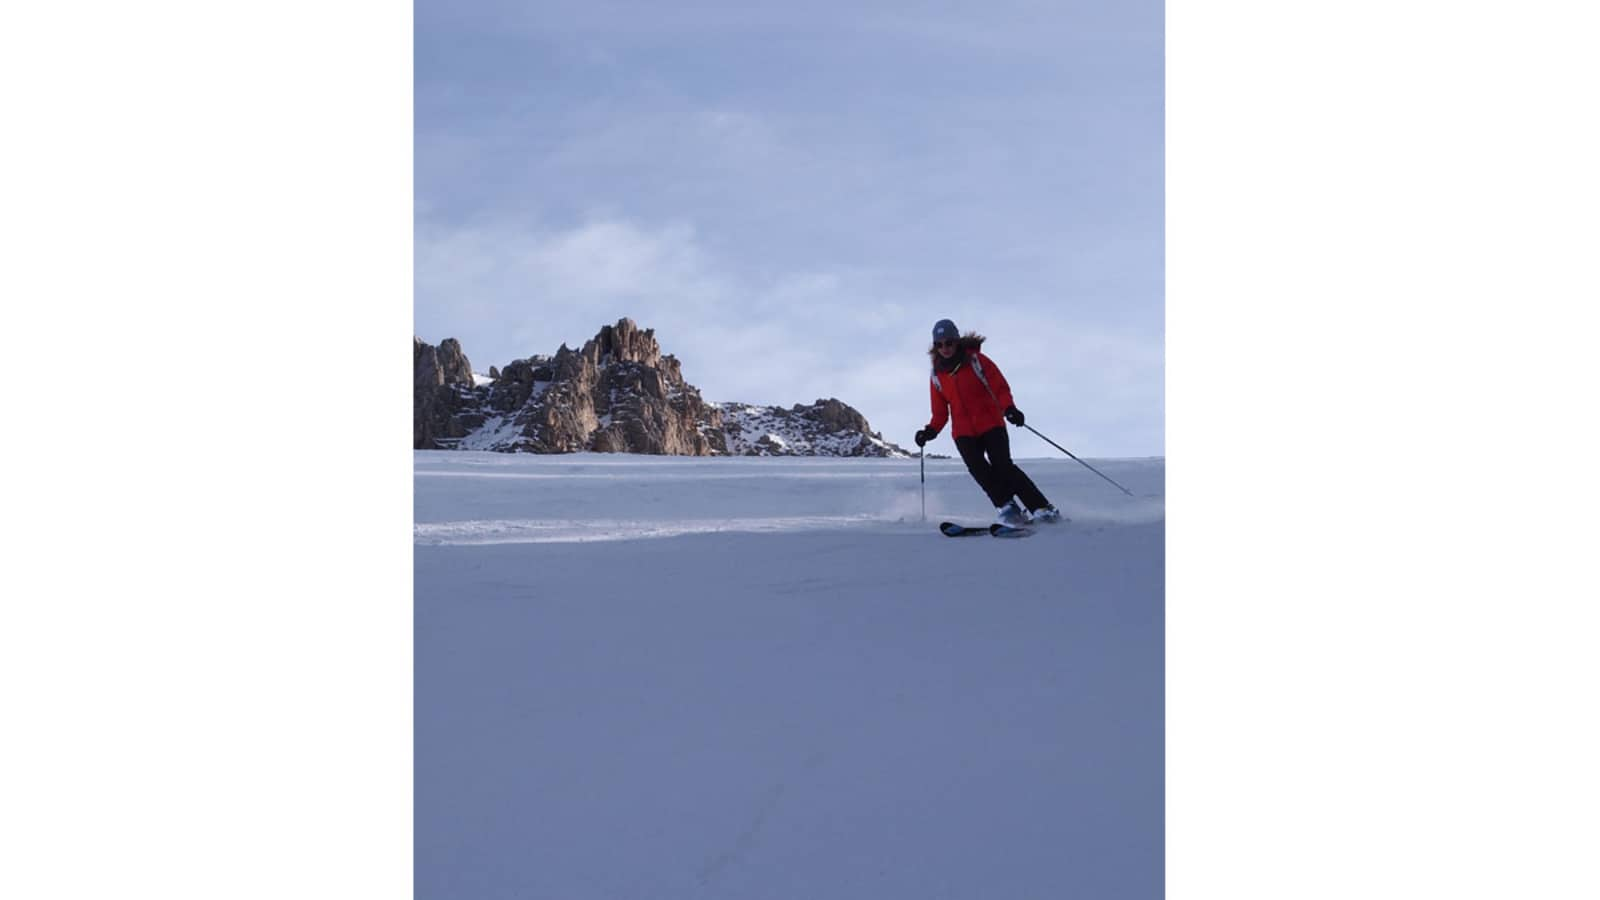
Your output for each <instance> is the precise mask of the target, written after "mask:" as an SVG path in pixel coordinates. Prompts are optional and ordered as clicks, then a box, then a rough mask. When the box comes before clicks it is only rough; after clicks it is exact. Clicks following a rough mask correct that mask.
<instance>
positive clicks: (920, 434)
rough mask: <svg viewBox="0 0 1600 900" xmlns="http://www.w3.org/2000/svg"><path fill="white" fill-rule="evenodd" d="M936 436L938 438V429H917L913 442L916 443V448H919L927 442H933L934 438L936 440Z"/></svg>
mask: <svg viewBox="0 0 1600 900" xmlns="http://www.w3.org/2000/svg"><path fill="white" fill-rule="evenodd" d="M938 436H939V429H937V428H922V429H919V430H918V431H917V436H916V438H915V440H916V442H917V446H918V447H921V446H922V445H923V444H926V443H927V442H929V441H931V440H933V439H934V438H936V437H938Z"/></svg>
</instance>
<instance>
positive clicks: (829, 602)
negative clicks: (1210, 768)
mask: <svg viewBox="0 0 1600 900" xmlns="http://www.w3.org/2000/svg"><path fill="white" fill-rule="evenodd" d="M1091 462H1093V463H1094V464H1095V465H1096V467H1098V468H1100V469H1101V470H1102V471H1104V472H1106V474H1108V475H1110V476H1111V477H1112V478H1115V479H1116V480H1118V481H1120V482H1122V483H1123V484H1125V485H1127V486H1128V487H1129V488H1130V489H1131V490H1133V491H1134V493H1135V494H1137V495H1139V496H1138V498H1137V499H1134V498H1129V497H1126V496H1124V495H1122V494H1120V493H1118V492H1117V491H1116V490H1115V489H1113V488H1112V487H1110V486H1109V485H1107V484H1106V483H1105V482H1103V481H1100V480H1099V479H1098V478H1097V477H1096V476H1095V475H1094V474H1093V473H1091V472H1089V471H1088V470H1086V469H1084V468H1082V467H1081V466H1078V465H1077V464H1076V463H1074V462H1072V461H1071V460H1066V459H1061V460H1029V461H1024V462H1023V465H1024V467H1025V468H1027V470H1028V471H1029V473H1030V474H1031V475H1032V476H1033V477H1034V480H1035V481H1036V482H1038V484H1039V485H1040V486H1041V488H1043V489H1044V491H1045V492H1046V493H1047V494H1048V495H1049V496H1050V498H1051V499H1052V500H1053V501H1055V503H1056V504H1057V505H1058V506H1059V507H1061V509H1063V510H1064V511H1066V512H1067V514H1068V515H1070V516H1071V517H1072V518H1073V521H1072V522H1071V523H1069V524H1066V525H1061V526H1041V528H1040V529H1039V531H1038V532H1037V533H1036V534H1035V535H1034V536H1033V537H1030V538H1027V539H1025V540H1020V541H1003V540H995V539H993V538H989V537H987V536H984V537H976V538H958V539H951V538H945V537H942V536H940V535H939V534H938V533H937V532H936V531H935V529H934V523H936V522H937V521H938V520H939V519H941V518H953V519H957V520H961V521H969V522H980V521H986V520H987V519H988V518H989V517H990V516H991V515H992V513H993V511H992V510H991V509H990V508H989V504H988V502H987V500H986V499H985V498H984V497H983V495H982V494H981V493H980V492H979V491H978V489H977V488H976V486H974V485H973V484H972V481H971V479H970V478H969V477H968V475H967V473H966V472H965V470H964V469H963V467H962V465H961V463H960V462H959V461H954V460H929V461H928V463H927V481H926V491H927V494H926V505H927V519H928V521H927V522H926V523H925V522H923V521H921V511H922V502H923V498H922V495H921V490H922V484H921V483H920V482H919V470H918V463H917V461H916V460H911V461H904V460H883V459H836V458H784V459H767V458H755V457H744V458H740V457H731V458H712V459H706V458H692V457H645V456H632V455H620V454H575V455H564V456H535V455H508V454H496V453H475V452H460V451H453V452H450V451H445V452H429V451H421V452H417V453H416V455H415V504H416V506H415V512H416V516H415V518H416V524H415V529H414V540H415V573H414V574H415V615H416V620H415V621H416V632H415V638H416V643H415V660H416V663H415V665H416V670H415V671H416V682H415V686H416V693H415V736H416V741H415V771H416V794H415V834H416V896H417V897H418V898H421V900H433V898H447V897H478V898H491V897H606V898H649V900H671V898H689V897H696V898H699V897H716V898H747V897H782V898H789V897H827V898H830V900H855V898H860V900H868V898H870V900H899V898H904V900H926V898H931V897H953V898H980V897H981V898H1001V897H1004V898H1012V897H1093V898H1096V900H1118V898H1143V900H1155V898H1159V897H1160V896H1161V895H1162V882H1163V849H1164V847H1163V718H1162V714H1163V706H1162V697H1163V643H1162V641H1163V594H1162V591H1163V584H1164V565H1163V528H1164V522H1163V519H1164V512H1163V500H1162V495H1163V493H1164V487H1163V483H1164V465H1163V463H1162V461H1161V460H1123V461H1118V460H1104V461H1102V460H1092V461H1091Z"/></svg>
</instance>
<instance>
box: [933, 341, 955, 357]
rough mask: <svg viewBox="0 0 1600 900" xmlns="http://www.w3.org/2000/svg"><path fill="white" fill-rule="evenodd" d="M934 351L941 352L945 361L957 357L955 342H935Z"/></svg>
mask: <svg viewBox="0 0 1600 900" xmlns="http://www.w3.org/2000/svg"><path fill="white" fill-rule="evenodd" d="M933 349H935V350H937V351H939V355H940V356H942V357H944V358H945V359H949V358H950V357H951V356H954V355H955V352H956V342H955V341H934V342H933Z"/></svg>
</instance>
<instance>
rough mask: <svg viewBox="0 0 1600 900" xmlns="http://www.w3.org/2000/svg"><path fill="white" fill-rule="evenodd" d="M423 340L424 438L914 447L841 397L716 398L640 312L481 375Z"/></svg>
mask: <svg viewBox="0 0 1600 900" xmlns="http://www.w3.org/2000/svg"><path fill="white" fill-rule="evenodd" d="M413 340H414V342H415V358H416V379H415V390H414V395H413V396H414V399H415V428H414V432H415V434H414V446H415V447H416V448H417V449H424V450H427V449H462V450H498V451H503V452H522V453H571V452H575V451H583V450H588V451H595V452H610V453H656V454H673V455H686V456H711V455H725V454H735V455H782V456H909V455H910V454H908V453H906V451H904V450H902V449H900V448H898V447H895V446H894V445H892V444H889V443H887V442H885V441H883V440H882V438H881V436H879V435H878V434H876V433H874V432H872V431H871V430H870V426H868V424H867V420H866V417H864V416H862V415H861V413H859V412H857V411H856V410H855V409H853V408H852V407H850V406H849V405H848V404H845V403H843V402H841V401H839V400H837V399H832V398H830V399H826V400H818V401H816V402H815V403H813V404H811V405H809V406H802V405H798V404H797V405H796V406H794V407H793V409H787V410H786V409H782V408H779V407H758V406H751V405H748V404H715V403H707V402H706V401H705V400H703V399H702V398H701V396H700V390H699V389H698V388H696V387H695V386H694V385H691V384H689V383H687V382H686V381H684V379H683V370H682V366H681V364H680V363H679V361H678V360H677V358H676V357H673V356H670V355H663V354H662V353H661V347H660V345H659V344H658V343H657V341H656V337H655V331H654V330H653V329H641V328H640V327H639V326H638V324H637V323H636V322H634V321H633V320H632V319H629V318H623V319H620V320H618V321H617V323H616V324H615V325H606V326H603V327H602V328H601V329H600V331H599V332H598V333H597V334H596V335H595V336H594V337H593V338H592V339H590V340H589V341H587V342H585V343H584V345H583V349H582V350H572V349H571V348H569V347H568V346H567V345H565V344H562V345H561V347H560V348H559V349H557V350H556V352H555V354H554V355H553V356H532V357H528V358H526V359H517V360H512V361H511V362H509V363H507V364H506V365H504V366H502V367H490V369H489V376H490V380H489V382H488V383H487V384H484V385H483V386H481V387H480V386H477V385H476V384H475V383H474V380H473V377H472V366H471V364H470V363H468V362H467V359H466V355H465V354H464V353H462V352H461V345H460V344H459V343H458V342H457V341H455V340H454V339H446V340H444V341H443V342H441V343H440V345H439V346H438V347H433V346H431V345H429V344H427V343H425V342H423V341H422V339H421V338H413Z"/></svg>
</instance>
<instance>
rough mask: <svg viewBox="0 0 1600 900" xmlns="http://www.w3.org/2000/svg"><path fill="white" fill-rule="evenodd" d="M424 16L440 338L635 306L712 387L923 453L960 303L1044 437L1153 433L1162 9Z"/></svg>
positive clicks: (1120, 451) (491, 361)
mask: <svg viewBox="0 0 1600 900" xmlns="http://www.w3.org/2000/svg"><path fill="white" fill-rule="evenodd" d="M415 21H416V48H415V77H416V91H415V97H416V100H415V102H416V108H415V128H416V154H415V167H416V168H415V171H416V295H415V297H416V299H415V317H416V333H417V335H418V336H419V337H421V338H423V339H424V340H427V341H430V342H432V343H438V342H439V341H440V340H442V339H444V338H446V337H455V338H457V339H459V340H460V341H461V342H462V345H463V348H464V349H465V350H466V352H467V355H468V356H469V357H470V358H471V360H472V362H473V365H474V367H475V368H476V369H478V370H479V371H481V372H487V371H488V368H489V366H491V365H504V364H505V363H506V362H509V361H510V360H512V359H515V358H519V357H525V356H529V355H532V354H535V353H550V352H553V351H554V350H555V349H556V347H558V346H559V345H560V344H562V343H563V342H565V343H567V344H568V345H571V346H578V345H580V344H581V343H582V342H583V341H584V340H586V339H588V338H589V337H592V336H593V334H594V332H595V331H597V330H598V329H599V327H600V326H601V325H603V324H609V323H611V322H614V321H616V320H617V319H618V318H621V317H622V316H629V317H631V318H633V319H634V320H635V321H637V322H639V323H640V324H641V325H642V326H644V327H647V328H654V329H655V330H656V335H657V338H658V339H659V340H660V341H661V343H662V346H663V349H664V350H665V351H666V352H669V353H673V354H675V355H677V356H678V357H679V358H680V359H681V360H682V361H683V370H684V375H685V377H687V378H688V380H689V381H690V382H691V383H693V384H695V385H697V386H698V387H699V388H700V389H701V390H702V392H703V393H704V395H705V397H706V398H707V399H708V400H715V401H733V400H737V401H743V402H751V403H765V404H778V405H784V406H788V405H791V404H794V403H809V402H811V401H813V400H815V399H817V398H819V397H838V398H839V399H841V400H844V401H845V402H847V403H850V404H852V405H854V406H856V407H857V408H858V409H860V410H861V411H862V413H863V414H865V415H866V416H867V418H868V419H869V420H870V421H871V422H872V425H873V427H874V428H875V429H878V430H880V431H882V432H884V434H885V437H887V438H889V439H890V440H894V441H896V442H898V443H901V444H903V445H907V446H909V445H910V438H911V434H912V433H913V432H914V431H915V430H916V429H917V428H918V427H920V426H921V425H922V424H923V423H925V422H926V420H927V418H928V400H927V362H926V356H925V351H926V349H927V343H928V339H929V332H930V329H931V328H932V325H933V323H934V321H936V320H937V319H940V318H950V319H954V320H955V322H956V323H957V324H958V325H959V326H961V327H962V328H963V329H972V330H977V331H980V332H982V333H984V334H985V335H987V336H988V337H989V339H990V340H989V344H988V345H987V347H986V349H987V350H988V352H989V353H990V355H991V356H992V357H993V358H994V359H995V361H996V362H997V364H999V365H1000V367H1001V368H1002V369H1003V370H1004V371H1005V373H1006V375H1007V377H1008V378H1009V379H1010V381H1011V382H1012V386H1013V389H1014V392H1015V395H1016V398H1017V403H1018V405H1019V406H1020V407H1021V408H1022V409H1023V410H1024V411H1025V412H1026V413H1027V414H1028V417H1029V424H1031V425H1034V426H1035V427H1037V428H1038V429H1039V430H1040V431H1041V432H1043V433H1045V434H1047V435H1049V436H1051V437H1052V438H1054V439H1055V440H1056V441H1057V442H1058V443H1062V444H1064V445H1065V446H1067V447H1068V448H1069V449H1071V450H1073V452H1075V453H1078V454H1079V455H1102V456H1111V455H1157V454H1161V453H1163V452H1164V432H1163V405H1164V401H1163V386H1162V381H1163V318H1164V317H1163V132H1162V127H1163V93H1162V91H1163V43H1162V40H1163V34H1162V5H1161V4H1160V3H1158V2H1149V0H1139V2H1134V3H1122V2H1119V3H1111V2H1101V3H1092V4H1091V3H1078V2H1016V0H1002V2H988V3H983V4H977V3H971V4H963V5H961V6H960V7H956V6H953V5H951V4H935V3H905V2H896V3H880V4H843V3H833V2H823V3H817V4H810V5H807V6H804V7H802V6H801V5H799V4H793V3H787V4H761V3H740V2H695V3H603V2H593V0H585V2H565V0H560V2H534V3H502V2H484V0H467V2H452V3H444V2H440V0H419V2H418V3H417V5H416V13H415ZM1014 445H1015V450H1016V452H1017V453H1018V454H1019V455H1023V456H1030V455H1031V456H1038V455H1053V454H1056V453H1057V451H1055V450H1053V449H1052V448H1050V447H1049V446H1048V445H1046V444H1044V443H1043V442H1041V441H1039V440H1038V439H1037V438H1035V437H1033V436H1032V435H1029V434H1027V433H1026V432H1021V433H1017V434H1016V435H1014ZM931 449H934V450H936V451H939V452H946V453H949V452H953V449H954V448H953V446H952V445H950V444H949V438H948V435H945V436H942V437H941V438H940V440H939V442H937V443H936V444H935V445H931Z"/></svg>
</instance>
